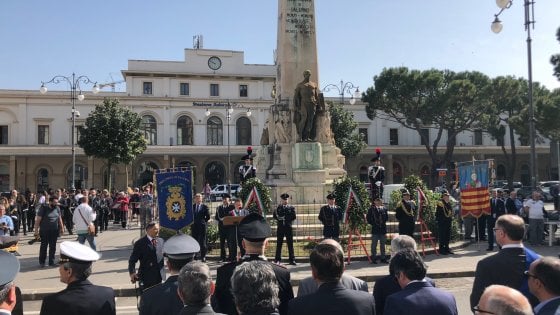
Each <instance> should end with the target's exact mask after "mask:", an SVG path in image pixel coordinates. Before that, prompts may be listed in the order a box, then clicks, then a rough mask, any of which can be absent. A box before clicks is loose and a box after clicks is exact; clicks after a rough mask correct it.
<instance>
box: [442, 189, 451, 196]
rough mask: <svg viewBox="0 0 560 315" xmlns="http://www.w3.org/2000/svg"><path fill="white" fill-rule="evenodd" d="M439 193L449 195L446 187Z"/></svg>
mask: <svg viewBox="0 0 560 315" xmlns="http://www.w3.org/2000/svg"><path fill="white" fill-rule="evenodd" d="M441 195H442V196H451V195H450V194H449V192H448V191H447V189H443V190H442V191H441Z"/></svg>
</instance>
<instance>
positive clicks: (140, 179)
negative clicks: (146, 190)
mask: <svg viewBox="0 0 560 315" xmlns="http://www.w3.org/2000/svg"><path fill="white" fill-rule="evenodd" d="M158 169H160V167H159V166H158V165H157V164H156V163H155V162H152V161H147V162H142V163H140V164H139V165H138V168H137V170H136V187H141V186H144V185H146V184H147V183H149V182H153V181H154V172H155V171H156V170H158Z"/></svg>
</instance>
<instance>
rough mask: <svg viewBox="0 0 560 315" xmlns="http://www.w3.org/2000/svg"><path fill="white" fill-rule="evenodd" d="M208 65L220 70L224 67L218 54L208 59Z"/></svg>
mask: <svg viewBox="0 0 560 315" xmlns="http://www.w3.org/2000/svg"><path fill="white" fill-rule="evenodd" d="M208 67H209V68H210V69H212V70H218V69H220V68H221V67H222V60H221V59H220V58H218V57H216V56H212V57H210V58H209V59H208Z"/></svg>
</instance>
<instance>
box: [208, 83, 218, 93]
mask: <svg viewBox="0 0 560 315" xmlns="http://www.w3.org/2000/svg"><path fill="white" fill-rule="evenodd" d="M210 96H220V85H219V84H216V83H211V84H210Z"/></svg>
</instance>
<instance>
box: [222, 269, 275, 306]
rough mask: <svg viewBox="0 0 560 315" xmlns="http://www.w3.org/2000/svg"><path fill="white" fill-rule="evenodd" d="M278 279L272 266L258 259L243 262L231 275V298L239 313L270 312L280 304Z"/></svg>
mask: <svg viewBox="0 0 560 315" xmlns="http://www.w3.org/2000/svg"><path fill="white" fill-rule="evenodd" d="M278 291H279V288H278V280H276V275H275V274H274V270H273V269H272V266H271V265H270V264H269V263H267V262H265V261H259V260H253V261H248V262H244V263H242V264H241V265H239V266H237V267H236V268H235V271H234V272H233V275H232V276H231V292H232V294H233V300H234V302H235V305H236V307H237V309H238V310H239V312H240V313H241V314H260V313H272V312H274V311H276V310H277V308H278V306H279V305H280V299H279V298H278Z"/></svg>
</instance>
